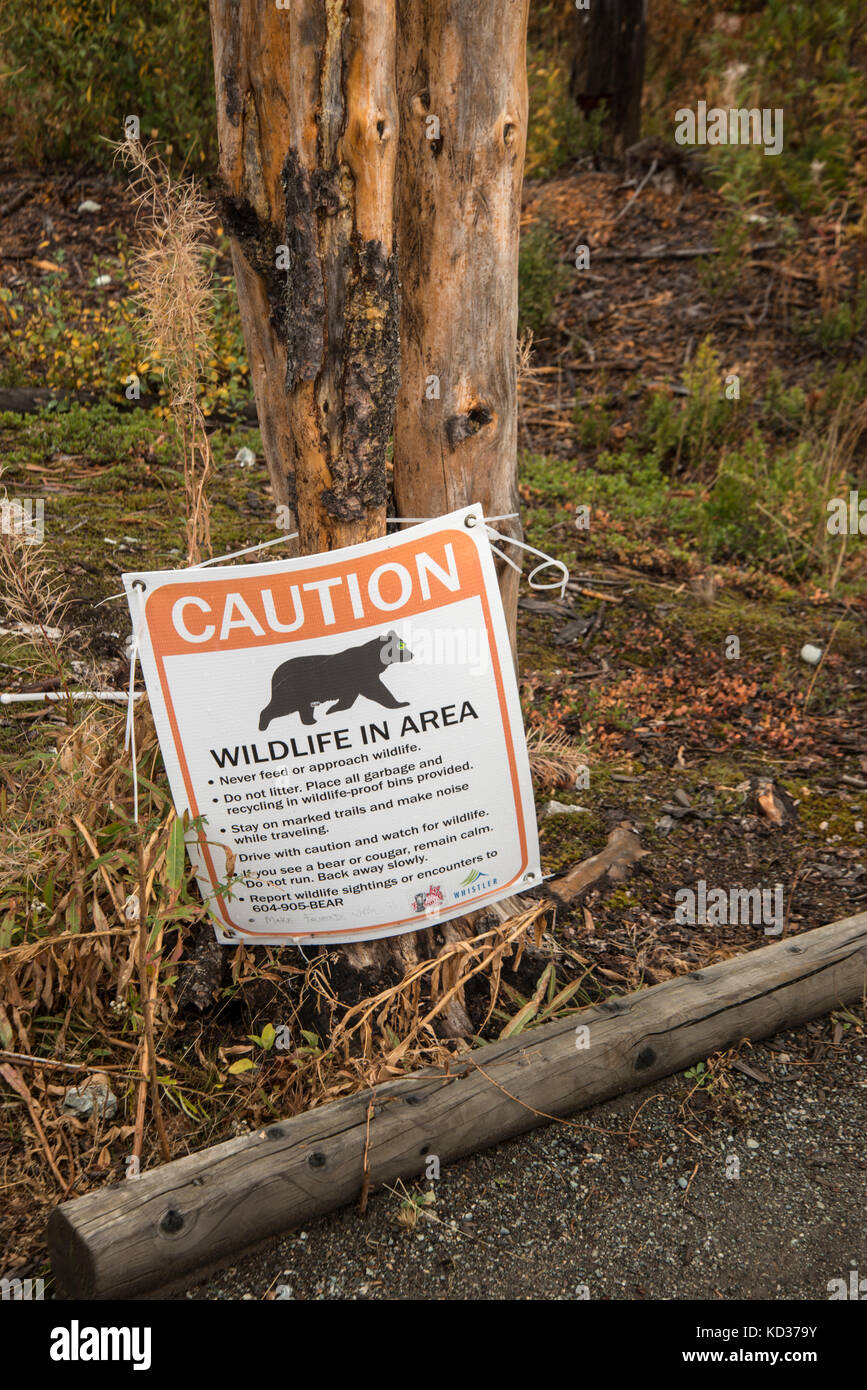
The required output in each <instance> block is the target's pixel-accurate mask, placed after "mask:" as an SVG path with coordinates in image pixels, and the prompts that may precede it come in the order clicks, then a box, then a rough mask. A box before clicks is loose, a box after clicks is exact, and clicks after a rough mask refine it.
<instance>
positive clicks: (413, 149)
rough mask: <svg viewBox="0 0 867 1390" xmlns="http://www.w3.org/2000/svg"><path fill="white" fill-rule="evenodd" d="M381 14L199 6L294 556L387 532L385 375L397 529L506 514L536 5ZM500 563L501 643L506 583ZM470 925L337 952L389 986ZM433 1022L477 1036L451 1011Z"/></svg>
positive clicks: (221, 1) (452, 1) (263, 411)
mask: <svg viewBox="0 0 867 1390" xmlns="http://www.w3.org/2000/svg"><path fill="white" fill-rule="evenodd" d="M395 3H396V0H291V3H290V0H283V3H281V4H280V7H279V8H278V4H277V3H275V0H210V7H211V28H212V36H213V44H214V63H215V71H216V86H217V107H218V129H219V136H220V155H221V170H222V175H223V179H224V182H225V197H224V201H223V209H222V210H223V217H224V223H225V226H226V229H227V230H228V232H229V233H230V235H231V237H232V250H233V259H234V264H235V273H236V279H237V284H238V294H239V299H240V303H241V316H242V323H243V328H244V335H245V339H246V342H247V348H248V353H249V357H250V364H251V372H252V377H253V388H254V392H255V396H256V404H257V408H258V412H259V419H260V424H261V428H262V437H263V442H264V446H265V452H266V457H267V460H268V466H269V470H270V473H271V478H272V482H273V487H274V494H275V498H276V500H277V501H279V502H282V503H284V504H285V503H288V504H289V505H290V506H291V507H292V508H293V509H294V510H295V512H296V514H297V522H298V531H299V549H300V552H301V553H302V554H308V553H310V554H313V553H321V552H323V551H328V550H332V549H336V548H338V547H341V546H346V545H351V544H356V543H358V542H362V541H366V540H371V539H375V538H376V537H379V536H381V535H383V534H384V532H385V518H386V504H387V485H386V466H385V458H386V448H387V444H388V440H389V436H390V433H391V428H392V421H393V419H394V407H395V399H396V396H397V383H398V367H399V366H400V368H401V370H402V373H403V377H404V384H403V387H402V389H401V393H400V399H399V402H398V409H397V417H396V420H395V424H394V433H395V468H394V483H395V495H396V501H397V507H398V512H399V514H400V515H404V516H437V515H440V514H441V513H443V512H447V511H452V510H454V509H455V508H458V507H460V506H463V505H464V504H466V503H470V502H475V501H478V502H480V503H481V504H482V505H483V506H484V508H485V511H486V513H487V514H488V515H501V514H503V513H507V512H515V511H517V507H518V498H517V477H516V474H517V400H516V397H517V392H516V342H515V340H516V333H517V272H518V228H519V216H520V199H521V180H522V173H523V160H524V148H525V143H526V126H527V87H526V72H525V34H526V23H527V8H528V0H503V3H502V4H500V5H493V4H488V5H485V6H484V7H482V8H481V9H480V8H479V7H478V6H474V5H473V4H471V3H470V0H433V4H432V5H428V4H423V3H421V0H411V2H410V0H400V10H401V30H400V38H399V40H398V36H397V23H396V14H395ZM398 66H399V78H398ZM398 93H400V103H398ZM399 105H400V110H401V114H400V121H401V123H402V124H403V126H404V127H405V130H404V133H403V135H402V137H401V142H400V183H401V193H400V216H399V237H396V235H395V217H394V196H395V171H396V165H397V159H398V138H399V130H398V124H399V123H398V106H399ZM430 117H434V118H435V120H436V124H435V125H434V124H432V123H431V120H430ZM398 244H400V245H401V276H402V280H403V293H404V296H405V303H404V311H403V314H402V316H401V318H400V324H399V323H398V277H397V267H396V246H397V245H398ZM399 328H400V334H401V338H402V344H403V350H402V356H401V355H400V350H399V337H398V329H399ZM431 378H435V379H436V382H437V384H436V386H434V385H433V384H432V381H431ZM501 525H502V527H503V529H504V530H508V531H510V532H511V533H512V534H513V535H516V536H520V534H521V533H520V528H519V527H518V525H517V524H516V523H515V522H511V523H510V522H504V523H501ZM502 570H503V574H502V577H501V587H502V591H503V598H504V604H505V607H506V613H507V618H508V621H509V625H510V631H511V634H512V643H513V647H514V631H515V621H516V613H517V583H518V577H517V575H516V574H515V572H514V571H513V570H511V569H508V568H507V567H505V566H503V567H502ZM471 932H472V928H471V926H470V925H469V923H468V922H467V921H466V920H465V919H461V920H460V921H459V922H447V923H445V924H443V925H442V926H440V927H438V928H436V929H435V930H434V929H429V930H425V931H420V932H415V933H412V934H407V935H405V936H400V937H395V938H390V939H387V940H381V941H373V942H366V943H359V944H357V945H354V946H347V947H344V948H343V953H344V960H345V961H346V963H347V965H348V966H349V968H350V971H354V972H356V974H357V972H359V971H365V972H369V974H370V977H371V979H372V980H374V979H379V980H381V977H382V975H383V973H385V972H387V971H389V970H394V971H396V972H397V974H398V976H400V975H402V974H403V972H404V969H405V967H406V966H407V965H410V964H412V963H414V962H415V961H417V960H418V959H419V958H420V956H422V955H430V954H432V953H434V952H435V951H436V950H437V949H438V941H439V940H444V941H445V942H449V941H453V940H455V939H457V938H458V937H460V936H463V935H468V934H471ZM446 1025H447V1027H448V1028H449V1029H450V1030H451V1031H453V1032H463V1033H466V1032H469V1031H470V1023H469V1020H468V1019H467V1017H466V1013H465V1011H464V1008H463V1005H462V1003H461V1001H460V999H459V998H457V997H456V998H455V999H454V1000H453V1001H452V1004H451V1006H450V1009H449V1011H448V1015H447V1017H446Z"/></svg>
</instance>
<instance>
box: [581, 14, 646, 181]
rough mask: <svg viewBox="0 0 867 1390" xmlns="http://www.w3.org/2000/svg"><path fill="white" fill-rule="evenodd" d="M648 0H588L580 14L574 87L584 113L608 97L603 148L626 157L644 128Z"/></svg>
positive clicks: (612, 153) (617, 155)
mask: <svg viewBox="0 0 867 1390" xmlns="http://www.w3.org/2000/svg"><path fill="white" fill-rule="evenodd" d="M646 38H647V0H589V3H588V5H587V8H585V9H579V10H576V13H575V49H574V58H573V63H572V73H571V79H570V87H571V92H572V97H573V99H574V100H575V102H576V103H577V104H578V106H580V108H581V110H582V111H583V112H584V114H585V115H590V114H591V113H592V112H593V111H595V110H596V108H597V107H598V106H600V105H601V104H602V102H603V101H604V102H605V103H606V104H607V107H608V115H607V118H606V120H605V123H604V125H603V127H602V149H603V150H604V151H605V153H606V154H610V155H614V156H616V157H617V158H621V157H622V156H623V154H624V153H625V151H626V150H628V149H629V147H630V145H634V144H635V142H636V140H637V139H638V137H639V135H640V133H641V87H642V83H643V81H644V50H645V43H646Z"/></svg>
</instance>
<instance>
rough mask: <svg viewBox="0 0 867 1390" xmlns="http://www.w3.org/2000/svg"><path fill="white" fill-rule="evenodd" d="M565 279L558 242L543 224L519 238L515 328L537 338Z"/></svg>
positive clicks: (546, 323) (547, 319) (552, 309)
mask: <svg viewBox="0 0 867 1390" xmlns="http://www.w3.org/2000/svg"><path fill="white" fill-rule="evenodd" d="M563 278H564V266H563V263H562V261H561V260H560V255H559V251H558V248H557V242H556V239H555V237H554V234H553V232H552V231H551V228H550V227H549V226H548V224H547V223H546V222H540V223H537V224H536V225H535V226H533V227H530V228H529V229H528V230H527V231H526V232H525V233H524V234H523V236H522V237H521V254H520V259H519V262H518V326H519V329H520V330H521V331H522V332H524V331H526V330H527V329H530V330H531V331H532V333H533V335H534V337H536V338H539V336H540V335H541V334H542V332H543V330H544V329H546V328H547V327H548V326H549V324H550V323H551V320H552V319H553V317H554V301H555V299H556V296H557V291H558V290H559V288H560V285H561V283H562V281H563Z"/></svg>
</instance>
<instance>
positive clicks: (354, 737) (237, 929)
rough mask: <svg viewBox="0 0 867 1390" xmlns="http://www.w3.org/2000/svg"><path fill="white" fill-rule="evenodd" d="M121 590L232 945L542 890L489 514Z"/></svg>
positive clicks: (397, 928)
mask: <svg viewBox="0 0 867 1390" xmlns="http://www.w3.org/2000/svg"><path fill="white" fill-rule="evenodd" d="M124 584H125V586H126V591H127V596H128V599H129V603H130V611H131V614H132V619H133V629H134V630H136V629H139V628H140V638H139V643H140V652H141V663H142V669H143V672H144V677H145V681H146V684H147V689H148V695H149V698H150V704H151V709H152V712H153V717H154V722H155V724H156V729H157V734H158V736H159V741H160V747H161V749H162V753H163V759H164V762H165V765H166V769H167V772H168V776H169V781H170V784H171V788H172V795H173V797H174V802H175V807H176V809H177V812H178V814H179V815H182V814H183V812H184V811H188V812H189V814H190V817H191V818H193V819H195V820H198V818H201V821H200V828H199V829H198V830H193V831H191V833H190V835H189V836H188V840H187V844H188V849H189V852H190V856H191V859H192V862H193V865H194V868H195V870H196V873H197V876H198V880H199V884H200V887H201V890H202V893H203V895H204V897H205V900H206V901H207V903H208V906H209V908H210V910H211V912H212V914H213V917H214V919H215V923H216V924H217V935H218V937H219V939H220V940H222V941H238V940H245V941H251V942H271V943H279V942H281V941H291V942H296V943H306V942H319V943H322V944H329V943H336V942H346V941H365V940H371V939H373V938H375V937H381V936H395V935H397V934H398V933H401V932H406V931H413V930H416V929H418V928H419V927H425V926H430V925H431V924H432V923H433V922H436V921H447V920H448V919H449V918H450V917H458V916H461V915H462V914H464V913H465V912H467V911H468V910H470V909H473V908H478V907H483V906H484V905H485V904H487V903H492V902H495V901H496V900H497V899H498V898H504V897H507V896H510V895H512V894H514V893H516V892H519V891H520V890H521V889H524V888H527V887H530V886H531V885H532V884H534V883H538V882H539V880H540V877H541V873H540V867H539V847H538V840H537V830H536V817H535V808H534V805H533V794H532V785H531V780H530V770H529V765H528V761H527V750H526V744H525V740H524V730H523V725H522V721H521V712H520V705H519V701H518V691H517V685H516V682H515V674H514V670H513V666H512V657H511V652H510V648H509V639H508V634H507V631H506V623H505V618H504V614H503V608H502V603H501V600H500V593H499V589H498V587H497V579H496V573H495V569H494V562H493V557H492V555H491V548H490V544H489V541H488V539H487V535H486V531H485V526H484V521H483V516H482V510H481V508H480V507H478V506H473V507H470V508H467V509H464V510H462V511H459V512H454V513H452V514H451V515H450V516H445V517H440V518H438V519H437V520H435V521H430V522H424V523H422V524H421V525H418V526H413V527H412V528H411V529H408V530H405V531H403V532H402V533H400V534H397V535H393V536H389V537H386V538H385V539H383V540H378V541H371V542H369V543H368V544H365V545H356V546H350V547H349V548H347V549H345V550H337V551H333V552H331V553H330V554H326V555H313V556H304V557H302V558H300V559H295V560H278V561H271V562H268V563H264V564H250V565H240V566H239V565H234V566H223V567H222V568H214V569H195V568H194V569H188V570H171V571H161V572H158V573H150V574H148V573H142V574H128V575H124Z"/></svg>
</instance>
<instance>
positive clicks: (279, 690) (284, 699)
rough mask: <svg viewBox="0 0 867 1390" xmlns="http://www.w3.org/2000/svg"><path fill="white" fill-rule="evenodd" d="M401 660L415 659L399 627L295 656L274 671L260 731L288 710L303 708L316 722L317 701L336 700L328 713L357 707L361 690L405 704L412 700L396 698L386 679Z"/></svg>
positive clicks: (392, 705) (388, 703) (390, 705)
mask: <svg viewBox="0 0 867 1390" xmlns="http://www.w3.org/2000/svg"><path fill="white" fill-rule="evenodd" d="M396 661H412V652H411V651H410V649H409V647H407V646H406V645H405V644H404V643H403V642H402V641H401V639H400V638H399V637H398V635H397V633H396V632H389V633H386V635H385V636H384V637H374V638H372V639H371V640H370V641H369V642H364V643H363V644H362V645H361V646H360V647H349V648H348V649H347V650H346V651H342V652H333V653H332V655H331V656H294V657H290V659H289V660H288V661H284V662H283V664H282V665H281V666H278V667H277V670H276V671H275V672H274V674H273V676H272V677H271V699H270V700H269V701H268V704H267V705H266V706H265V708H264V709H263V711H262V713H261V714H260V715H259V732H260V733H263V732H264V730H265V729H267V727H268V725H269V724H270V723H271V720H272V719H281V718H282V717H283V715H285V714H300V716H301V723H302V724H313V723H315V719H314V715H313V706H314V705H321V704H328V703H330V702H331V701H332V700H336V701H337V704H336V705H332V707H331V709H330V710H329V711H328V713H329V714H337V712H338V711H339V710H345V709H351V708H352V706H353V705H354V704H355V702H356V700H357V699H358V697H359V696H360V695H364V696H365V697H366V698H367V699H368V700H373V701H374V702H375V703H376V704H378V705H382V706H383V707H384V708H385V709H403V708H404V706H406V705H408V704H409V701H408V700H397V699H395V697H394V696H393V695H392V693H391V691H390V690H389V688H388V686H387V685H383V683H382V674H383V668H384V667H385V666H390V665H391V664H392V663H393V662H396Z"/></svg>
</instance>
